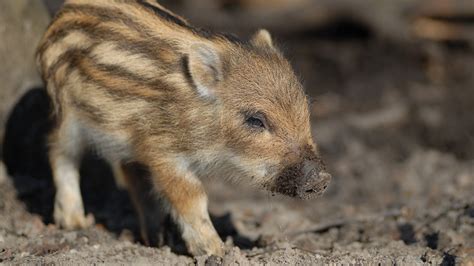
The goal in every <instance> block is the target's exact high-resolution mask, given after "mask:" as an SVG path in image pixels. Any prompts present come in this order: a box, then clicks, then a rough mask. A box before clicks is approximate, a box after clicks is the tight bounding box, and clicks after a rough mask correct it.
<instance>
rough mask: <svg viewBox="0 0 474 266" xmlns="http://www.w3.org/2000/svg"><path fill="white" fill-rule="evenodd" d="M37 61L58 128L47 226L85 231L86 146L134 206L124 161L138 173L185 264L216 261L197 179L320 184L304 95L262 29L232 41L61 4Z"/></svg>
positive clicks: (133, 11) (110, 7) (140, 8)
mask: <svg viewBox="0 0 474 266" xmlns="http://www.w3.org/2000/svg"><path fill="white" fill-rule="evenodd" d="M37 63H38V67H39V69H40V71H41V75H42V77H43V79H44V82H45V83H46V85H47V90H48V93H49V95H50V96H51V99H52V101H53V105H54V110H55V118H56V119H57V126H56V128H55V130H54V132H53V133H52V134H51V137H50V139H51V149H50V161H51V164H52V168H53V175H54V180H55V184H56V188H57V196H56V203H55V213H54V216H55V220H56V222H57V223H58V224H59V225H61V226H63V227H65V228H78V227H79V228H80V227H85V226H88V225H90V224H92V223H93V219H91V217H90V216H86V215H85V213H84V209H83V206H82V201H81V197H80V193H79V191H80V190H79V188H78V183H79V182H78V179H79V174H78V171H77V168H78V164H79V162H80V158H81V155H82V153H83V150H84V149H85V148H87V147H88V146H92V147H95V148H96V150H97V151H98V153H99V154H101V155H102V156H103V157H104V158H106V159H107V160H108V161H109V162H110V164H111V165H112V167H113V170H114V173H115V175H116V177H117V179H118V181H119V183H120V184H122V185H124V186H125V187H126V188H127V189H128V190H129V192H130V194H131V196H132V198H133V199H134V202H140V201H139V200H138V199H137V198H138V197H139V196H140V195H139V192H138V191H136V190H135V189H134V188H136V187H138V185H136V184H135V182H136V178H134V177H133V176H132V175H130V174H129V173H130V172H131V171H125V170H124V169H126V168H127V165H128V164H130V163H135V162H138V163H140V164H143V165H146V166H147V167H148V168H149V170H150V172H151V175H152V181H153V184H154V186H153V191H155V192H156V193H157V194H158V195H159V196H161V197H162V198H163V201H164V202H165V203H166V204H167V207H168V208H165V209H168V210H169V211H170V213H171V215H172V216H173V217H174V218H175V220H176V222H177V224H178V225H179V226H180V228H181V230H182V234H183V238H184V240H185V242H186V244H187V247H188V249H189V251H190V252H191V254H194V255H199V254H217V255H222V252H223V246H222V241H221V240H220V239H219V237H218V236H217V233H216V231H215V229H214V228H213V226H212V223H211V222H210V219H209V215H208V213H207V197H206V194H205V192H204V189H203V187H202V184H201V182H200V179H201V178H203V177H216V178H227V179H231V180H233V181H237V182H239V181H240V182H246V183H250V184H254V185H257V186H260V187H264V188H267V189H270V190H273V191H277V192H281V193H284V194H288V195H292V196H295V195H296V196H302V195H299V194H298V193H299V190H298V191H288V190H287V187H285V189H281V186H280V184H283V183H284V182H283V181H285V182H286V183H285V185H288V184H287V183H288V182H290V183H291V182H296V183H295V184H294V187H299V186H307V184H308V182H309V183H311V182H312V181H308V180H307V178H308V175H307V174H306V175H305V174H304V173H307V172H308V171H309V172H311V173H312V175H314V178H315V180H316V179H317V180H318V182H319V183H317V186H319V187H318V188H317V189H316V190H317V191H321V189H320V188H321V187H324V188H325V186H326V184H327V181H328V178H327V177H328V175H327V174H326V173H323V172H324V167H323V165H322V164H321V163H320V160H319V157H318V156H317V155H316V146H315V144H314V143H313V140H312V136H311V130H310V126H309V111H308V106H307V99H306V96H305V94H304V92H303V90H302V88H301V85H300V83H299V81H298V79H297V78H296V77H295V75H294V73H293V70H292V68H291V66H290V64H289V63H288V62H287V60H286V59H285V58H284V57H283V56H282V54H281V53H280V52H279V50H278V49H277V48H276V47H275V46H274V45H273V43H272V41H271V37H270V35H269V34H268V32H266V31H264V30H263V31H260V32H258V33H257V34H255V35H254V36H253V37H252V38H251V39H250V40H249V41H241V40H239V39H237V38H236V37H234V36H232V35H227V34H219V33H212V32H210V31H206V30H203V29H198V28H195V27H192V26H191V25H189V24H188V23H187V22H186V21H185V20H184V19H182V18H180V17H178V16H176V15H174V14H173V13H171V12H170V11H168V10H166V9H165V8H163V7H162V6H160V5H159V4H158V3H156V2H155V1H153V0H148V1H147V0H68V1H66V3H65V5H64V6H63V8H62V9H61V10H60V11H59V13H58V14H57V15H56V17H55V18H54V20H53V22H52V23H51V25H50V26H49V28H48V29H47V31H46V33H45V34H44V37H43V39H42V40H41V43H40V44H39V47H38V51H37ZM308 165H310V166H308ZM316 170H317V171H316ZM298 171H299V172H301V173H302V174H300V175H298V176H296V175H295V174H294V173H299V172H298ZM316 172H317V173H316ZM314 173H316V174H314ZM321 173H322V174H321ZM318 174H319V177H318ZM291 175H294V176H291ZM301 176H303V177H304V178H303V177H301ZM321 176H324V178H322V179H321ZM311 177H313V176H311ZM301 178H303V179H304V181H301V182H300V181H297V180H300V179H301ZM305 178H306V179H305ZM293 179H294V180H295V181H293ZM282 180H283V181H282ZM288 180H290V181H288ZM321 180H322V181H321ZM298 182H300V183H301V184H300V183H298ZM303 183H304V184H303ZM313 183H314V182H313ZM150 189H151V188H150ZM305 191H310V190H305ZM78 193H79V194H78ZM295 193H296V194H295ZM305 193H306V192H305ZM136 205H137V206H136V207H137V209H138V211H139V212H140V213H139V214H140V215H139V217H141V219H142V217H144V215H143V213H141V211H140V210H141V209H142V208H141V207H140V206H139V204H136ZM143 223H144V221H141V224H143ZM142 236H143V238H144V240H145V241H146V239H147V236H146V234H142Z"/></svg>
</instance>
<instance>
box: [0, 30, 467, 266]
mask: <svg viewBox="0 0 474 266" xmlns="http://www.w3.org/2000/svg"><path fill="white" fill-rule="evenodd" d="M276 37H277V39H278V40H279V43H282V46H283V50H284V51H285V53H286V54H287V55H288V57H289V58H290V60H291V61H292V62H293V63H294V66H295V69H296V71H297V72H298V73H299V74H300V76H301V78H302V79H303V81H304V83H305V87H306V88H307V91H308V94H309V95H310V96H311V97H313V98H314V100H313V103H312V112H313V130H314V136H315V139H316V141H317V143H318V145H319V148H320V150H321V153H322V155H323V157H324V158H325V160H326V162H327V164H328V168H329V170H330V172H331V173H332V174H333V181H332V183H331V184H330V187H329V189H328V191H327V192H326V193H325V194H324V195H323V196H322V197H321V198H318V199H315V200H311V201H299V200H294V199H290V198H285V197H281V196H273V195H270V194H269V193H267V192H262V191H256V190H254V189H252V188H249V187H247V186H245V184H227V183H224V182H221V181H220V180H207V181H206V187H207V189H208V192H209V195H210V212H211V214H212V216H213V222H214V224H215V226H216V228H217V230H218V231H219V234H220V235H221V237H222V238H223V239H224V240H225V241H226V245H227V252H226V255H225V256H224V257H223V258H216V257H205V256H203V257H197V258H192V257H190V256H187V255H185V254H183V253H182V243H181V242H180V241H179V239H178V240H176V239H175V238H176V237H173V236H170V237H168V238H167V239H168V241H167V243H168V245H167V246H164V247H160V248H157V247H146V246H144V245H143V244H142V243H141V242H140V239H139V237H138V233H137V232H138V228H137V219H136V215H135V213H134V210H133V208H132V206H131V203H130V201H129V199H128V196H127V193H126V192H124V191H121V190H119V189H117V188H116V186H115V185H114V183H113V178H112V177H111V173H110V169H108V168H107V166H105V165H104V163H103V162H101V161H100V160H99V159H98V158H96V157H94V156H93V155H90V156H88V158H87V159H86V161H85V162H84V164H83V167H82V171H81V173H82V176H83V179H82V180H81V183H82V194H83V197H84V201H85V206H86V211H87V212H90V213H93V214H94V216H95V218H96V221H97V225H96V226H95V227H93V228H90V229H86V230H79V231H65V230H60V229H58V228H57V227H55V226H54V225H53V222H52V209H53V197H54V187H53V185H52V181H51V173H50V169H49V167H48V164H47V160H46V145H45V136H46V132H47V131H48V129H49V127H50V124H51V123H50V121H49V120H48V99H47V96H46V95H45V92H44V90H42V89H34V90H31V91H30V92H28V93H27V94H26V95H25V96H24V97H23V98H22V99H21V100H20V101H19V102H18V104H17V105H16V107H15V109H14V111H13V112H12V114H11V115H10V118H9V121H8V123H7V128H6V132H5V140H4V147H3V159H4V164H5V165H6V167H3V166H2V167H0V264H2V263H5V264H24V263H27V264H37V263H41V264H47V263H58V264H64V263H83V264H92V263H107V264H115V263H120V264H166V265H168V264H199V265H218V264H221V263H223V264H224V265H230V264H242V265H253V264H299V265H306V264H328V263H337V264H376V263H382V264H408V265H413V264H437V265H439V264H441V265H455V264H461V265H474V193H473V192H474V116H473V114H472V111H473V106H474V53H473V49H474V48H473V47H472V46H471V45H469V44H465V43H457V42H454V43H433V42H422V41H419V42H410V43H400V42H396V41H390V40H384V39H381V38H377V37H375V36H373V35H371V33H370V31H364V30H361V29H351V30H350V31H347V32H342V33H341V31H340V29H339V30H338V28H337V27H336V28H330V29H327V30H326V31H321V32H318V33H315V32H311V33H309V32H305V33H301V34H294V35H291V36H288V35H285V36H278V34H277V35H276ZM3 168H7V169H8V173H9V175H7V174H6V170H4V169H3ZM2 172H5V173H2ZM169 228H173V226H172V225H169ZM170 231H173V230H171V229H170ZM178 254H181V255H178Z"/></svg>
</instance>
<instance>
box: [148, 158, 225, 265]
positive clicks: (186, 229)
mask: <svg viewBox="0 0 474 266" xmlns="http://www.w3.org/2000/svg"><path fill="white" fill-rule="evenodd" d="M173 157H175V156H168V158H173ZM149 166H150V170H151V174H152V182H153V185H154V188H155V190H156V191H158V193H159V194H160V196H162V197H163V199H164V200H165V202H166V204H167V205H168V206H167V207H168V209H169V211H170V213H171V216H172V217H173V219H174V220H175V222H176V223H177V224H178V227H179V228H180V230H181V234H182V238H183V240H184V241H185V243H186V247H187V249H188V251H189V252H190V253H191V254H192V255H195V256H199V255H218V256H222V255H223V254H224V244H223V242H222V240H221V239H220V238H219V235H218V234H217V232H216V230H215V228H214V226H213V225H212V222H211V219H210V217H209V213H208V210H207V195H206V192H205V191H204V188H203V185H202V183H201V181H200V180H199V179H198V178H197V177H196V176H195V174H194V173H193V172H192V171H190V170H189V169H188V168H187V166H186V164H185V163H183V161H182V160H180V161H176V160H170V159H165V160H159V159H158V160H157V159H154V160H153V161H152V162H150V164H149Z"/></svg>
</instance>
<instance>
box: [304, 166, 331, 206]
mask: <svg viewBox="0 0 474 266" xmlns="http://www.w3.org/2000/svg"><path fill="white" fill-rule="evenodd" d="M302 170H303V171H302V172H303V176H302V179H301V180H300V182H299V186H298V188H297V192H296V194H297V195H298V197H300V198H302V199H309V198H313V197H315V196H319V195H321V194H322V193H323V192H324V191H325V190H326V189H327V187H328V185H329V182H330V181H331V175H330V174H329V173H328V172H326V171H325V170H324V164H323V163H322V162H321V161H320V160H311V161H309V160H308V161H305V162H304V163H303V169H302Z"/></svg>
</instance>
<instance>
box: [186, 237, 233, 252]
mask: <svg viewBox="0 0 474 266" xmlns="http://www.w3.org/2000/svg"><path fill="white" fill-rule="evenodd" d="M187 247H188V251H189V253H191V254H192V255H193V256H202V255H208V256H211V255H214V256H218V257H223V256H224V254H225V250H224V243H223V242H222V241H221V240H220V238H219V237H217V236H216V237H213V238H211V239H206V240H202V241H193V242H191V243H188V244H187Z"/></svg>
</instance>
